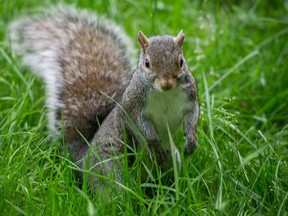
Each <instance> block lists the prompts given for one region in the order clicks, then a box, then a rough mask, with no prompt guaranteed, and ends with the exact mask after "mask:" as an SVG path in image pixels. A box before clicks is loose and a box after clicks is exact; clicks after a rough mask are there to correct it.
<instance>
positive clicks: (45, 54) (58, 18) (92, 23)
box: [10, 5, 135, 131]
mask: <svg viewBox="0 0 288 216" xmlns="http://www.w3.org/2000/svg"><path fill="white" fill-rule="evenodd" d="M38 14H41V15H36V16H33V17H28V18H22V19H20V20H17V21H15V22H12V23H11V24H10V37H11V42H12V49H13V50H14V52H15V53H16V54H17V55H20V56H22V63H23V65H24V66H28V67H30V68H31V69H32V71H33V72H34V73H35V74H37V75H39V76H40V77H42V78H43V79H44V82H45V84H46V95H47V106H48V108H49V113H48V119H49V124H50V127H51V128H52V129H53V130H55V131H57V130H58V131H59V128H60V125H59V124H60V121H57V116H56V115H57V111H59V109H63V108H64V106H65V104H63V101H62V99H61V98H60V92H61V89H62V88H63V85H64V84H63V82H65V81H64V80H63V71H62V70H63V65H61V64H62V62H61V61H60V60H61V59H63V55H64V53H63V50H65V48H67V46H68V43H69V42H70V41H71V40H73V39H74V37H75V36H76V35H77V32H79V31H80V30H81V29H83V28H85V27H86V28H87V27H89V28H90V29H92V30H96V29H98V30H99V29H100V30H101V31H103V32H104V33H105V34H107V35H110V36H112V37H113V38H114V39H115V40H116V41H117V43H119V45H120V46H121V51H122V56H123V59H127V62H126V66H127V67H128V68H127V69H126V70H127V71H131V72H132V71H133V70H132V65H135V61H134V49H133V48H132V47H133V46H132V43H131V41H130V39H129V38H128V37H127V36H126V34H125V33H124V32H123V30H122V29H121V28H120V27H119V26H117V25H115V24H114V23H112V22H110V21H109V20H107V19H105V18H104V17H101V16H97V15H95V14H92V13H90V12H88V11H86V10H77V9H75V8H74V7H73V6H66V5H61V6H56V7H55V6H54V7H51V8H49V9H40V13H38ZM91 46H92V45H91ZM66 53H67V52H66ZM119 79H121V77H119ZM124 79H126V80H125V81H123V82H127V77H124Z"/></svg>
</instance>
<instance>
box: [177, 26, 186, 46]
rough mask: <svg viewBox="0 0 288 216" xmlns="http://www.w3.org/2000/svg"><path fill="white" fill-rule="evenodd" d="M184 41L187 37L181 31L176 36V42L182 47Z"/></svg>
mask: <svg viewBox="0 0 288 216" xmlns="http://www.w3.org/2000/svg"><path fill="white" fill-rule="evenodd" d="M184 39H185V35H184V32H183V30H181V31H180V32H179V33H178V35H177V36H176V38H175V41H176V43H177V44H178V45H179V46H180V47H182V45H183V41H184Z"/></svg>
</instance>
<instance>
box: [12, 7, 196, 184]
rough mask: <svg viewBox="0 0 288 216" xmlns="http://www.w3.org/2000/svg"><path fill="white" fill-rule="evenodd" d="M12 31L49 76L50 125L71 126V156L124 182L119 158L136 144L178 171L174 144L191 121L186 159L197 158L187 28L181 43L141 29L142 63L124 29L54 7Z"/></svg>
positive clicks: (67, 135) (26, 55) (67, 132)
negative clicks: (148, 34) (185, 51)
mask: <svg viewBox="0 0 288 216" xmlns="http://www.w3.org/2000/svg"><path fill="white" fill-rule="evenodd" d="M10 29H11V32H12V33H11V34H12V36H11V38H12V45H13V44H14V45H13V46H14V47H15V52H16V53H19V54H21V55H23V63H24V65H28V66H30V67H31V68H32V69H33V70H34V71H35V72H36V73H39V74H40V75H41V76H42V77H43V78H44V81H45V83H46V92H47V105H48V108H49V112H50V113H49V122H50V126H52V129H53V130H54V131H56V132H58V134H61V126H62V125H63V127H64V140H65V143H66V145H67V148H68V151H69V153H70V154H71V155H72V156H73V158H74V160H75V161H78V162H79V163H80V167H81V168H82V169H85V168H88V169H89V170H90V171H92V172H95V173H100V174H101V175H106V174H107V173H108V172H110V171H111V172H112V173H113V175H114V176H115V179H116V180H117V181H121V175H122V174H121V170H120V169H121V166H120V165H121V164H120V162H119V158H118V157H117V156H120V155H122V154H123V153H124V148H125V145H126V144H127V145H133V143H135V144H136V148H137V151H144V152H146V153H147V154H146V156H147V157H146V158H145V157H144V160H145V162H148V163H150V164H149V166H148V168H149V169H154V164H155V163H157V164H158V166H159V167H160V169H161V170H163V171H166V170H168V169H170V168H172V167H173V160H172V159H173V157H174V156H175V158H176V160H177V162H178V165H179V166H181V160H180V154H179V150H178V148H177V146H176V145H174V144H173V141H172V140H171V138H173V137H174V136H175V134H176V133H177V131H178V130H179V128H180V127H181V125H182V124H183V123H184V127H185V140H186V141H185V145H184V154H185V155H189V154H192V152H193V151H194V149H195V147H196V146H197V142H198V139H197V128H198V119H199V102H198V89H197V85H196V81H195V79H194V77H193V75H192V73H191V71H190V70H189V69H188V66H187V63H186V60H185V58H184V56H183V51H182V46H183V42H184V38H185V35H184V33H183V31H182V30H181V31H180V32H179V34H178V35H177V36H176V37H173V36H169V35H164V36H154V37H151V38H147V37H146V36H145V35H144V34H143V33H142V32H141V31H140V32H139V33H138V43H139V44H140V47H141V51H140V57H139V63H138V65H137V64H136V63H135V62H134V57H133V53H134V50H133V48H132V45H131V42H130V39H129V38H128V37H127V36H126V34H125V33H124V31H123V30H122V29H121V28H120V27H118V26H117V25H115V24H113V23H112V22H111V21H108V20H106V19H104V18H99V17H97V16H95V15H92V14H89V13H88V12H86V11H83V10H82V11H80V10H76V9H73V8H66V7H64V9H63V8H60V9H59V8H57V9H56V10H55V9H53V10H51V11H50V14H48V15H44V16H40V17H36V18H35V17H34V18H33V19H31V18H28V19H25V20H20V21H16V22H15V23H12V25H11V28H10ZM133 67H134V68H133ZM135 68H136V69H135ZM83 138H84V139H83ZM87 141H88V143H89V144H87ZM171 143H172V144H171ZM91 152H93V154H92V153H91ZM115 156H116V157H115ZM113 158H114V159H113ZM82 176H83V174H82ZM143 176H145V174H143ZM88 182H89V184H90V185H91V186H92V187H94V188H98V187H99V184H100V179H99V178H97V177H96V176H95V175H90V176H89V177H88ZM105 184H106V183H103V182H101V185H100V187H101V188H102V185H105Z"/></svg>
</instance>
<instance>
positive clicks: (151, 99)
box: [144, 87, 192, 149]
mask: <svg viewBox="0 0 288 216" xmlns="http://www.w3.org/2000/svg"><path fill="white" fill-rule="evenodd" d="M191 106H192V104H191V102H189V100H188V98H187V95H186V94H185V93H184V92H183V90H182V89H181V88H180V87H175V88H173V89H171V90H169V91H163V92H160V91H158V90H152V91H151V92H149V95H148V102H147V104H146V107H145V110H144V115H145V116H146V117H147V118H149V119H150V120H151V121H152V123H153V126H154V129H155V132H156V133H157V135H158V138H159V139H160V140H161V143H162V145H163V147H164V148H165V149H168V148H170V142H169V134H168V128H167V126H168V127H169V130H170V132H171V135H172V137H174V135H175V134H176V133H177V131H178V129H179V128H180V126H181V123H182V122H183V119H184V114H185V111H186V110H187V109H189V108H191Z"/></svg>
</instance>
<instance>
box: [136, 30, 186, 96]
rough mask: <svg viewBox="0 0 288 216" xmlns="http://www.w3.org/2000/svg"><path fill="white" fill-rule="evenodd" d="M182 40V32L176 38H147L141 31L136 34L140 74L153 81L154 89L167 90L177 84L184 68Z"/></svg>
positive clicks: (183, 36)
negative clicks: (138, 45) (139, 48)
mask: <svg viewBox="0 0 288 216" xmlns="http://www.w3.org/2000/svg"><path fill="white" fill-rule="evenodd" d="M184 38H185V35H184V33H183V31H182V30H181V31H180V32H179V34H178V35H177V36H176V37H172V36H167V35H165V36H155V37H151V38H147V37H146V36H145V35H144V34H143V33H142V32H141V31H140V32H139V33H138V42H139V44H140V45H141V54H140V61H139V67H140V69H141V73H145V74H144V75H146V76H148V77H150V78H151V79H153V80H154V87H155V88H156V89H158V90H161V91H162V90H169V89H171V88H173V87H174V86H175V85H176V84H177V80H178V79H179V78H180V76H181V74H182V73H183V68H184V67H186V63H185V59H184V57H183V53H182V45H183V41H184Z"/></svg>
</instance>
